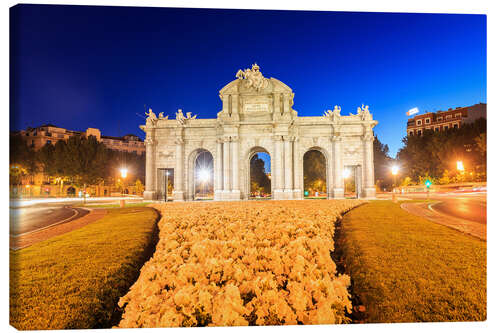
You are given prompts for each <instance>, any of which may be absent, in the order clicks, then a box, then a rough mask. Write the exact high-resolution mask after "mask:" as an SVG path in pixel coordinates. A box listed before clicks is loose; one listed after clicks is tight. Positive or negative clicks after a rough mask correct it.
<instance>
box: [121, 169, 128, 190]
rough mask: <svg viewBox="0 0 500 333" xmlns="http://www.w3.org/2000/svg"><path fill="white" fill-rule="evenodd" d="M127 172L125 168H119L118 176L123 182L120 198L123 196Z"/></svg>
mask: <svg viewBox="0 0 500 333" xmlns="http://www.w3.org/2000/svg"><path fill="white" fill-rule="evenodd" d="M127 172H128V170H127V169H126V168H121V169H120V174H121V176H122V178H123V182H122V197H123V196H124V195H125V178H127Z"/></svg>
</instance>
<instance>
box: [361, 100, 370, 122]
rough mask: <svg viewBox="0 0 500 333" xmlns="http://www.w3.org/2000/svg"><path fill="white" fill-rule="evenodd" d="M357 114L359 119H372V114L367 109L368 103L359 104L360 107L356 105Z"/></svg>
mask: <svg viewBox="0 0 500 333" xmlns="http://www.w3.org/2000/svg"><path fill="white" fill-rule="evenodd" d="M358 116H359V117H360V118H361V120H363V121H364V120H372V116H371V114H370V110H368V105H366V106H365V105H364V104H361V107H359V106H358Z"/></svg>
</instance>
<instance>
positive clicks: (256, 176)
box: [250, 154, 271, 194]
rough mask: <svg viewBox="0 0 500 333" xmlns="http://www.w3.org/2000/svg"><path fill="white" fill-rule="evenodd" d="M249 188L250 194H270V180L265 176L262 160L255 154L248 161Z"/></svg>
mask: <svg viewBox="0 0 500 333" xmlns="http://www.w3.org/2000/svg"><path fill="white" fill-rule="evenodd" d="M250 187H251V191H252V192H265V193H269V194H270V193H271V180H270V179H269V178H268V177H267V175H266V170H265V163H264V160H262V159H261V158H259V156H258V155H257V154H255V155H253V156H252V159H251V160H250Z"/></svg>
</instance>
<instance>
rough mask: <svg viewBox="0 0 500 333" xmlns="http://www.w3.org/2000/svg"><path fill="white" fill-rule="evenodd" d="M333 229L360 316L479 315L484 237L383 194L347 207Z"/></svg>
mask: <svg viewBox="0 0 500 333" xmlns="http://www.w3.org/2000/svg"><path fill="white" fill-rule="evenodd" d="M340 228H341V236H340V240H339V241H337V243H336V246H339V247H340V251H341V252H342V256H343V258H344V260H345V267H346V273H347V274H349V275H350V276H351V278H352V282H353V285H352V291H353V294H354V295H355V296H356V297H358V298H359V301H361V303H362V304H363V305H364V306H365V307H366V318H365V320H363V322H420V321H482V320H486V242H484V241H481V240H479V239H476V238H474V237H472V236H468V235H466V234H463V233H461V232H459V231H455V230H453V229H450V228H448V227H445V226H442V225H439V224H435V223H433V222H430V221H427V220H425V219H423V218H420V217H416V216H414V215H411V214H409V213H407V212H406V211H404V210H403V209H401V208H400V207H399V204H394V203H392V202H390V201H378V202H375V201H372V202H370V203H367V204H365V205H363V206H361V207H358V208H356V209H354V210H352V211H350V212H349V213H347V214H346V215H345V216H344V218H343V220H342V222H341V227H340Z"/></svg>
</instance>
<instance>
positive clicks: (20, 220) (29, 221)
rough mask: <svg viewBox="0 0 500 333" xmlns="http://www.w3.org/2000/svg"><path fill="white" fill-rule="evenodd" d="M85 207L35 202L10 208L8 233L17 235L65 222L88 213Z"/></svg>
mask: <svg viewBox="0 0 500 333" xmlns="http://www.w3.org/2000/svg"><path fill="white" fill-rule="evenodd" d="M88 212H89V211H88V210H87V209H82V208H72V207H70V206H68V205H66V204H64V203H59V204H57V203H50V204H37V205H34V206H28V207H11V208H10V235H11V236H19V235H22V234H26V233H29V232H33V231H36V230H41V229H44V228H47V227H49V226H51V225H56V224H60V223H67V222H70V221H73V220H74V219H77V218H80V217H82V216H84V215H86V214H88Z"/></svg>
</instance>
